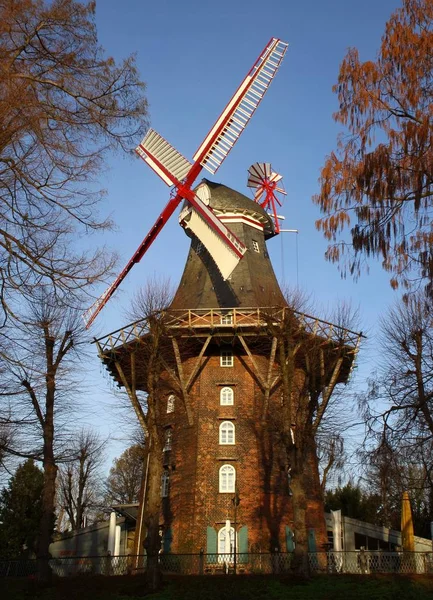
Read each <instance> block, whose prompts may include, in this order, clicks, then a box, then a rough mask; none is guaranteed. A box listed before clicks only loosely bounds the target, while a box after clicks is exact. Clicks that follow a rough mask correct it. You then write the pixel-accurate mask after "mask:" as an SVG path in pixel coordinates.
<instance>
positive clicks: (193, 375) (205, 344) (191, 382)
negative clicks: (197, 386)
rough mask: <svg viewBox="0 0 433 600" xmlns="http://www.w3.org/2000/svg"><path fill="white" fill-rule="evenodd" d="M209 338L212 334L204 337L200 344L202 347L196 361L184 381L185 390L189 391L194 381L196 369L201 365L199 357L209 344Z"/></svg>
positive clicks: (200, 357)
mask: <svg viewBox="0 0 433 600" xmlns="http://www.w3.org/2000/svg"><path fill="white" fill-rule="evenodd" d="M211 339H212V336H211V335H209V336H208V337H207V338H206V340H205V342H204V344H203V346H202V349H201V350H200V354H199V355H198V357H197V360H196V363H195V365H194V368H193V370H192V373H191V375H190V376H189V377H188V381H187V382H186V390H187V392H189V391H190V389H191V387H192V384H193V383H194V379H195V377H196V375H197V373H198V371H199V369H200V366H201V359H202V358H203V355H204V353H205V352H206V348H207V347H208V346H209V342H210V341H211Z"/></svg>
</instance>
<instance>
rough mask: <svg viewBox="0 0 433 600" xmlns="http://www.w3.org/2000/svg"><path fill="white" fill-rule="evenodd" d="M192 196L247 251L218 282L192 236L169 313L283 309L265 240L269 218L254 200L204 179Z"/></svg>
mask: <svg viewBox="0 0 433 600" xmlns="http://www.w3.org/2000/svg"><path fill="white" fill-rule="evenodd" d="M196 193H197V195H199V196H200V198H201V199H202V200H203V201H205V202H206V203H208V204H209V206H210V207H211V208H212V210H213V211H214V213H215V214H216V215H217V216H218V218H219V219H220V220H221V221H222V222H223V223H224V224H225V225H226V226H227V227H229V229H230V230H231V231H232V232H233V234H234V235H235V236H236V237H237V238H238V239H239V240H240V241H241V242H242V243H243V244H244V245H245V246H246V248H247V252H246V253H245V255H244V256H243V258H242V260H241V261H239V263H238V265H237V266H236V267H235V269H234V270H233V272H232V274H231V275H230V277H229V278H228V279H226V280H224V279H223V277H222V276H221V273H220V271H219V269H218V267H217V266H216V264H215V261H214V260H213V259H212V256H211V255H210V254H209V252H207V250H206V248H205V247H204V246H203V244H201V243H200V240H199V239H198V238H197V237H195V236H194V234H192V233H191V232H188V231H187V234H188V235H189V236H190V237H191V247H190V251H189V255H188V258H187V261H186V265H185V270H184V272H183V275H182V278H181V281H180V284H179V287H178V290H177V292H176V294H175V297H174V300H173V303H172V305H171V308H173V309H198V308H200V309H204V308H237V307H243V308H246V307H248V308H257V307H269V306H287V302H286V300H285V298H284V296H283V294H282V292H281V289H280V286H279V284H278V281H277V278H276V276H275V273H274V270H273V268H272V263H271V260H270V257H269V253H268V250H267V247H266V240H267V239H269V238H271V237H273V236H274V235H275V229H274V223H273V220H272V218H271V217H270V215H268V213H267V212H266V211H265V210H264V209H263V208H262V207H261V206H260V205H259V204H257V203H256V202H254V200H251V199H250V198H248V197H247V196H245V195H244V194H241V193H240V192H237V191H236V190H233V189H231V188H229V187H227V186H225V185H223V184H220V183H214V182H211V181H209V180H207V179H203V180H202V182H201V183H200V185H199V186H198V187H197V188H196Z"/></svg>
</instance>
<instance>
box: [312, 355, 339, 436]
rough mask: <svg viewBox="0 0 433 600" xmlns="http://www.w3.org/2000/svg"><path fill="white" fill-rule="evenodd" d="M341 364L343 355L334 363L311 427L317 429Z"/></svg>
mask: <svg viewBox="0 0 433 600" xmlns="http://www.w3.org/2000/svg"><path fill="white" fill-rule="evenodd" d="M342 364H343V357H340V358H339V359H338V360H337V362H336V363H335V366H334V370H333V372H332V375H331V379H330V380H329V384H328V385H327V386H326V388H325V389H324V391H322V402H321V404H320V406H319V407H318V409H317V415H316V418H315V419H314V423H313V429H314V430H315V431H317V428H318V427H319V425H320V422H321V420H322V417H323V415H324V414H325V410H326V408H327V406H328V403H329V400H330V398H331V395H332V392H333V391H334V388H335V386H336V384H337V378H338V375H339V373H340V369H341V365H342Z"/></svg>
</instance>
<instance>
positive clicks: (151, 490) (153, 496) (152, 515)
mask: <svg viewBox="0 0 433 600" xmlns="http://www.w3.org/2000/svg"><path fill="white" fill-rule="evenodd" d="M162 471H163V466H162V450H161V447H160V444H159V443H157V444H152V447H151V448H150V450H149V471H148V480H147V493H146V498H145V505H144V510H145V516H144V522H145V525H146V529H147V536H146V541H145V545H146V550H147V570H146V574H147V584H148V586H149V589H150V590H152V591H153V590H156V589H158V587H159V585H160V582H161V573H160V569H159V560H158V559H159V551H160V549H161V538H160V535H159V518H160V512H161V477H162Z"/></svg>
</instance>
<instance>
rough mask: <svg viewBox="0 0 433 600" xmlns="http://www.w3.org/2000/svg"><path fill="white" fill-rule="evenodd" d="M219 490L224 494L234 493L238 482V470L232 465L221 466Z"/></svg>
mask: <svg viewBox="0 0 433 600" xmlns="http://www.w3.org/2000/svg"><path fill="white" fill-rule="evenodd" d="M219 480H220V481H219V490H220V492H221V493H222V494H226V493H234V491H235V483H236V471H235V468H234V467H232V465H223V466H222V467H221V468H220V476H219Z"/></svg>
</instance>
